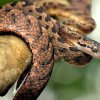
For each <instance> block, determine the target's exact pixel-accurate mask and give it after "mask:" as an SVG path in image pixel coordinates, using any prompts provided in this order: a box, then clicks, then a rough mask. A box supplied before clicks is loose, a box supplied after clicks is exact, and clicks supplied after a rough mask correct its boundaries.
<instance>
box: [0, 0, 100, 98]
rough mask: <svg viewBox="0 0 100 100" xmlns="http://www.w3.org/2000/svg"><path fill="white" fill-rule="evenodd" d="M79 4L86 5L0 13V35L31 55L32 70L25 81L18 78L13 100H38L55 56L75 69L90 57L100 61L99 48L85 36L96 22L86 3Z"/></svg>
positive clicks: (25, 6) (20, 7) (22, 7)
mask: <svg viewBox="0 0 100 100" xmlns="http://www.w3.org/2000/svg"><path fill="white" fill-rule="evenodd" d="M71 1H73V0H71ZM82 2H85V3H86V4H87V5H85V6H83V7H82V8H81V9H79V7H80V6H79V5H80V4H81V3H78V4H76V3H75V2H69V4H68V5H67V6H66V5H63V4H59V3H54V2H49V3H48V2H46V1H45V0H44V1H43V2H42V1H41V2H40V3H39V2H35V1H34V0H33V1H32V0H29V1H28V0H27V1H26V2H24V1H23V2H18V3H11V4H7V5H5V6H3V7H2V8H1V9H0V33H2V32H9V33H12V32H13V34H14V35H17V36H20V37H21V38H22V39H23V40H24V41H25V42H26V43H27V45H28V46H29V48H30V50H31V52H32V55H33V56H32V67H31V68H30V70H29V72H28V73H26V74H25V76H24V79H23V80H24V81H23V80H22V79H21V78H19V81H20V80H21V82H22V81H23V82H22V85H21V86H20V87H19V85H20V84H19V83H18V85H17V86H18V87H17V93H16V94H15V96H14V99H13V100H36V99H37V97H38V96H39V95H40V93H41V92H42V90H43V89H44V87H45V85H46V84H47V82H48V80H49V78H50V75H51V72H52V69H53V63H54V54H55V55H57V56H58V57H59V58H60V59H63V60H65V61H66V62H68V63H69V64H73V65H77V66H83V65H86V64H87V63H89V62H90V61H91V59H92V57H96V58H100V44H99V43H97V42H96V41H94V40H91V39H89V38H87V37H86V36H85V35H86V34H88V33H90V32H91V31H92V30H93V29H94V28H95V22H94V20H93V19H92V18H91V16H90V13H89V12H90V8H89V7H88V6H89V4H88V0H87V1H86V0H82ZM71 4H72V5H71ZM41 5H42V7H41ZM73 5H74V6H73ZM54 9H55V11H54ZM50 16H53V17H56V18H57V19H58V20H57V19H56V18H55V19H54V18H52V17H50ZM19 81H18V82H19Z"/></svg>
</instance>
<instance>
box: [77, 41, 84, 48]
mask: <svg viewBox="0 0 100 100" xmlns="http://www.w3.org/2000/svg"><path fill="white" fill-rule="evenodd" d="M78 44H79V45H80V46H82V47H86V44H82V43H80V42H78Z"/></svg>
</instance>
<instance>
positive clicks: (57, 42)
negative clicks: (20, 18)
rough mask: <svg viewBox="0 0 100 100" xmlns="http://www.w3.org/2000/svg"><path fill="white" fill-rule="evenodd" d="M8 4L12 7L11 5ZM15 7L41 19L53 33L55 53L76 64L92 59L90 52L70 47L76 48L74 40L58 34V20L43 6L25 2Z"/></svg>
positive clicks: (82, 63) (42, 23)
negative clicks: (38, 6)
mask: <svg viewBox="0 0 100 100" xmlns="http://www.w3.org/2000/svg"><path fill="white" fill-rule="evenodd" d="M8 6H9V7H10V5H8ZM5 8H7V7H5ZM14 8H19V9H20V10H23V12H24V13H26V14H28V13H29V14H32V16H34V17H36V18H37V19H38V20H39V21H40V23H41V25H42V26H43V27H44V28H46V29H47V31H48V34H51V37H52V42H53V45H54V49H55V54H56V55H57V56H59V57H60V58H61V59H63V60H65V61H66V62H67V63H69V64H73V65H76V66H77V65H78V66H83V65H86V64H87V63H88V62H90V61H91V59H92V57H91V56H89V55H88V54H85V53H83V52H82V51H80V50H78V51H77V52H76V50H75V51H74V50H70V49H69V47H72V48H75V46H74V44H73V43H72V42H68V41H67V42H66V41H64V40H63V38H61V37H60V36H59V35H58V34H57V31H58V30H57V29H56V26H58V24H57V25H56V24H55V22H56V21H55V20H53V19H52V18H51V17H50V16H48V15H47V14H46V13H44V10H43V8H41V7H40V8H36V7H35V5H30V6H28V7H27V6H25V2H22V3H18V4H16V6H14ZM56 23H57V22H56ZM63 44H64V45H63ZM61 49H66V51H65V52H64V51H63V52H62V51H61ZM77 58H81V59H80V62H79V61H78V60H76V59H77Z"/></svg>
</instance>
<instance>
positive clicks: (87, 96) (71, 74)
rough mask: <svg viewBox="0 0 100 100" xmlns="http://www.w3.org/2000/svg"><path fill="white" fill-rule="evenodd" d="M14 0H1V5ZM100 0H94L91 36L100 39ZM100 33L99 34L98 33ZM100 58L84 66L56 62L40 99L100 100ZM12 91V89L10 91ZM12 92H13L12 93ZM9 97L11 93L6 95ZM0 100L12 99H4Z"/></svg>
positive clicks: (0, 99)
mask: <svg viewBox="0 0 100 100" xmlns="http://www.w3.org/2000/svg"><path fill="white" fill-rule="evenodd" d="M11 1H14V0H0V5H2V4H4V3H6V2H11ZM99 10H100V0H93V14H92V15H93V17H94V18H95V20H96V21H97V30H95V31H94V32H93V35H92V34H91V35H90V36H91V37H92V38H93V37H94V36H96V37H95V38H94V39H95V40H96V38H97V40H98V41H99V40H100V34H99V32H100V25H99V24H100V18H99V17H100V15H99V13H98V12H99ZM98 34H99V35H98ZM99 42H100V41H99ZM99 77H100V59H94V60H92V62H91V63H89V64H88V65H87V66H85V67H84V68H75V67H73V66H71V65H69V64H66V63H65V62H63V61H60V62H57V63H55V67H54V70H53V73H52V76H51V80H50V81H49V84H48V86H47V87H46V88H45V90H44V91H43V93H42V95H41V96H40V97H39V98H38V100H100V78H99ZM10 92H11V91H10ZM10 94H11V93H10ZM6 97H7V98H8V97H9V94H8V95H7V96H6ZM0 100H11V99H3V98H0Z"/></svg>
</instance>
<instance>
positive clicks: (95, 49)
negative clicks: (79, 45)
mask: <svg viewBox="0 0 100 100" xmlns="http://www.w3.org/2000/svg"><path fill="white" fill-rule="evenodd" d="M91 49H92V51H93V52H94V53H97V52H98V50H99V49H98V48H97V47H95V46H93V47H92V48H91Z"/></svg>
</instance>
